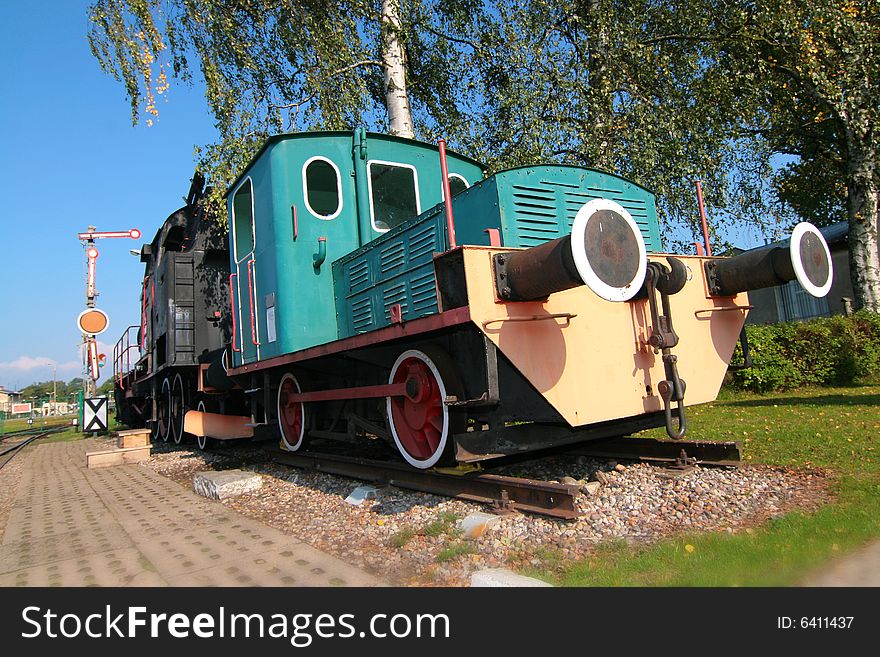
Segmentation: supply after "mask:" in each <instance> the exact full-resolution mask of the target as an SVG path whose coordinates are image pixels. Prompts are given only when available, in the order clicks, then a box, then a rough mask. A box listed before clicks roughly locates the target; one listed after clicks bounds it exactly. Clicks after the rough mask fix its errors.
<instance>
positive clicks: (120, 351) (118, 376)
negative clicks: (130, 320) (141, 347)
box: [113, 326, 138, 390]
mask: <svg viewBox="0 0 880 657" xmlns="http://www.w3.org/2000/svg"><path fill="white" fill-rule="evenodd" d="M132 329H135V330H137V329H138V327H137V326H129V327H128V328H127V329H125V331H124V332H123V334H122V336H121V337H120V338H119V340H117V341H116V345H115V346H114V347H113V380H114V381H116V382H117V383H118V384H119V387H120V388H121V389H122V390H125V378H126V377H127V376H128V374H129V373H130V372H131V350H132V349H138V341H137V334H135V340H134V344H132V343H131V342H132V341H131V331H132Z"/></svg>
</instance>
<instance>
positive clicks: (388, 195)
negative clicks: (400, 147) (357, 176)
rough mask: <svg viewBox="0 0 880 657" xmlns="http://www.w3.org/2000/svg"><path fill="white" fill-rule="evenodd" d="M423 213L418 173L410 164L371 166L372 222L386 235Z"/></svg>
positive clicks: (381, 163) (374, 164) (372, 163)
mask: <svg viewBox="0 0 880 657" xmlns="http://www.w3.org/2000/svg"><path fill="white" fill-rule="evenodd" d="M419 212H420V209H419V191H418V182H417V178H416V170H415V168H414V167H411V166H409V165H406V164H396V163H392V162H370V218H371V220H372V222H373V228H374V229H375V230H377V231H379V232H380V233H384V232H385V231H387V230H390V229H392V228H394V227H395V226H397V225H398V224H401V223H403V222H404V221H406V220H407V219H411V218H412V217H415V216H416V215H418V214H419Z"/></svg>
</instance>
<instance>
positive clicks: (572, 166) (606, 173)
mask: <svg viewBox="0 0 880 657" xmlns="http://www.w3.org/2000/svg"><path fill="white" fill-rule="evenodd" d="M541 166H546V167H557V168H564V169H580V170H582V171H595V172H596V173H601V174H602V175H604V176H611V177H612V178H617V179H618V180H622V181H623V182H625V183H629V184H630V185H633V186H635V187H638V188H639V189H643V190H645V191H646V192H648V193H649V194H652V195H653V194H654V190H653V189H649V188H647V187H645V186H644V185H640V184H639V183H637V182H635V181H634V180H630V179H629V178H624V177H623V176H621V175H618V174H616V173H611V172H610V171H605V170H604V169H594V168H593V167H585V166H582V165H580V164H557V163H556V162H541V163H540V164H522V165H520V166H516V167H509V168H507V169H500V170H498V171H496V172H495V173H496V174H497V173H504V172H506V171H518V170H520V169H534V168H535V167H541Z"/></svg>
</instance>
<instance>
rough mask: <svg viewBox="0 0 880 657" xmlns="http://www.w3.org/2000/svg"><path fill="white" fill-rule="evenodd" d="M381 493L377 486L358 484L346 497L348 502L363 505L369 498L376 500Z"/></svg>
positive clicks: (353, 504)
mask: <svg viewBox="0 0 880 657" xmlns="http://www.w3.org/2000/svg"><path fill="white" fill-rule="evenodd" d="M378 495H379V489H378V488H376V487H375V486H358V487H357V488H355V489H354V490H353V491H351V494H350V495H349V496H348V497H346V498H345V503H346V504H351V505H352V506H361V505H362V504H363V503H364V502H366V501H367V500H374V499H376V496H378Z"/></svg>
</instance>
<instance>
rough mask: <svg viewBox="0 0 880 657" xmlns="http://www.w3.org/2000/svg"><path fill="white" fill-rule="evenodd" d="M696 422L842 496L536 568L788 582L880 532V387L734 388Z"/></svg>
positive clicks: (585, 575) (583, 582)
mask: <svg viewBox="0 0 880 657" xmlns="http://www.w3.org/2000/svg"><path fill="white" fill-rule="evenodd" d="M689 422H690V427H689V430H688V434H689V437H690V438H693V439H703V440H739V441H742V443H743V453H744V457H745V460H746V462H747V463H765V464H771V465H779V466H788V467H806V468H823V469H826V470H827V471H829V472H830V473H831V474H832V477H833V480H832V491H833V493H834V500H833V501H832V502H831V503H829V504H826V505H824V506H823V507H821V508H820V509H819V510H818V511H816V512H814V513H806V512H793V513H788V514H786V515H784V516H782V517H780V518H777V519H774V520H772V521H770V522H768V523H766V524H765V525H763V526H761V527H757V528H755V529H752V530H749V531H745V532H738V533H735V534H726V533H718V532H707V533H700V534H690V535H683V536H680V537H676V538H674V539H667V540H663V541H660V542H658V543H655V544H653V545H650V546H647V547H640V546H634V545H629V544H627V543H626V542H624V541H615V542H612V543H608V544H603V545H600V546H599V547H598V548H597V550H596V551H595V553H594V554H593V555H591V556H590V557H589V558H588V559H585V560H582V561H579V562H576V563H573V564H565V565H564V566H563V567H562V568H561V569H560V568H559V567H558V566H559V564H558V563H547V562H545V563H544V565H542V566H541V567H540V568H539V569H535V570H533V571H532V574H534V575H536V576H538V577H542V578H545V579H550V580H553V581H556V582H557V583H559V584H564V585H569V586H645V585H647V586H755V585H761V586H768V585H770V586H772V585H789V584H795V583H797V582H798V581H800V580H801V579H802V578H803V577H804V576H805V575H806V574H807V573H809V572H810V570H812V569H814V568H817V567H819V566H821V565H822V564H823V563H824V562H825V561H827V560H828V559H829V558H831V557H833V556H836V555H840V554H842V553H845V552H847V551H849V550H852V549H854V548H856V547H858V546H860V545H862V544H864V543H865V542H866V541H868V540H871V539H873V538H877V537H878V536H880V463H878V447H880V445H878V436H880V386H876V385H857V386H852V387H839V388H810V389H799V390H793V391H789V392H785V393H777V394H774V395H770V396H761V395H757V394H754V393H745V392H735V391H729V390H725V391H722V394H721V395H720V397H719V400H718V401H716V402H714V403H712V404H707V405H705V406H701V407H697V408H693V409H689ZM645 435H650V436H652V437H659V436H661V435H662V431H660V432H657V431H651V432H645Z"/></svg>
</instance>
